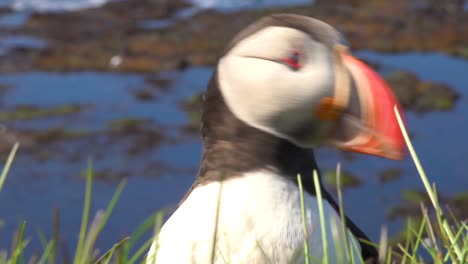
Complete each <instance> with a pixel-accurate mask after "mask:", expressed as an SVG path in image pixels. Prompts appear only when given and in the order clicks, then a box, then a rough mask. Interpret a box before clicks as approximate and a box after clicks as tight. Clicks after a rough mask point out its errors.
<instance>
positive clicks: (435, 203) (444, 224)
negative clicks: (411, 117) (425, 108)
mask: <svg viewBox="0 0 468 264" xmlns="http://www.w3.org/2000/svg"><path fill="white" fill-rule="evenodd" d="M393 110H394V112H395V116H396V118H397V120H398V124H399V126H400V130H401V133H402V134H403V137H404V139H405V142H406V145H407V146H408V149H409V151H410V154H411V157H412V158H413V161H414V164H415V166H416V169H417V170H418V173H419V175H420V177H421V180H422V182H423V185H424V188H426V192H427V194H428V195H429V198H430V200H431V202H432V205H433V206H434V209H435V210H436V212H437V215H438V218H439V219H440V221H441V225H442V227H443V229H444V231H445V233H446V235H447V237H448V239H449V240H450V243H451V245H452V246H453V249H454V251H455V253H456V255H457V256H458V257H459V259H458V261H461V259H460V258H461V255H462V254H461V249H460V247H459V246H458V243H457V242H456V241H455V239H454V235H453V232H452V230H451V229H450V226H449V225H448V223H447V221H446V220H445V217H444V215H443V212H442V210H441V208H440V205H439V201H438V200H437V198H436V195H435V192H434V191H433V189H432V188H431V185H430V183H429V180H428V178H427V175H426V173H425V171H424V169H423V167H422V165H421V162H420V161H419V158H418V156H417V154H416V151H415V150H414V147H413V144H412V143H411V140H410V139H409V136H408V133H407V131H406V129H405V125H404V124H403V121H402V120H401V116H400V113H399V111H398V107H397V106H396V105H395V106H394V108H393Z"/></svg>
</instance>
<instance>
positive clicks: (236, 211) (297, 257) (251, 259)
mask: <svg viewBox="0 0 468 264" xmlns="http://www.w3.org/2000/svg"><path fill="white" fill-rule="evenodd" d="M220 191H221V197H220V199H219V200H220V207H219V208H220V209H219V216H218V226H217V232H218V234H217V241H216V256H215V261H214V263H304V250H303V248H304V239H305V235H304V231H303V220H302V211H301V205H300V194H299V188H298V187H297V185H296V184H294V183H292V182H291V181H290V180H288V179H286V178H284V177H281V176H279V175H275V174H272V173H270V172H263V171H261V172H254V173H248V174H246V175H243V176H242V177H238V178H234V179H229V180H227V181H225V182H223V183H222V184H221V183H220V182H212V183H209V184H207V185H203V186H200V187H197V188H195V189H194V190H193V192H192V193H191V194H190V195H189V197H188V198H187V199H186V200H185V201H184V203H183V204H182V205H181V206H180V207H179V208H178V209H177V210H176V211H175V212H174V214H173V215H172V216H171V217H170V218H169V219H168V220H167V222H166V223H165V224H164V226H163V228H162V229H161V232H160V235H159V238H158V246H156V243H153V245H152V246H151V249H150V252H149V254H148V258H147V263H157V264H172V263H178V264H184V263H201V264H204V263H210V259H211V253H212V247H213V235H214V230H215V221H216V208H217V202H218V197H219V193H220ZM304 200H305V205H306V210H305V211H306V220H307V231H308V236H307V239H308V243H309V254H310V255H311V256H312V260H314V259H316V260H322V257H323V248H322V242H321V241H322V237H321V229H320V218H319V210H318V206H317V199H316V198H315V196H311V195H309V194H305V195H304ZM323 205H324V213H325V218H326V230H327V237H328V259H329V263H339V262H340V261H339V260H340V258H339V257H338V254H337V249H336V246H335V244H339V243H341V246H339V250H340V251H341V253H340V255H341V256H344V257H346V256H345V254H344V253H343V252H342V251H343V248H344V246H343V245H344V244H343V243H344V242H343V241H344V238H343V233H342V232H341V222H340V221H341V220H340V218H339V216H338V214H337V213H336V212H335V210H334V209H333V208H332V207H331V205H330V204H329V203H328V202H326V201H324V202H323ZM332 226H333V228H332ZM348 236H349V239H350V240H349V241H350V244H351V246H352V248H353V249H354V252H353V255H354V256H355V260H354V263H360V261H359V258H358V257H357V256H359V255H360V248H359V244H358V242H357V240H356V239H355V237H354V236H353V235H352V234H351V232H349V231H348ZM356 247H357V248H356ZM156 248H157V254H156V259H154V256H155V255H154V253H155V250H156ZM319 262H321V261H319ZM344 262H345V263H349V262H350V261H349V259H345V261H344Z"/></svg>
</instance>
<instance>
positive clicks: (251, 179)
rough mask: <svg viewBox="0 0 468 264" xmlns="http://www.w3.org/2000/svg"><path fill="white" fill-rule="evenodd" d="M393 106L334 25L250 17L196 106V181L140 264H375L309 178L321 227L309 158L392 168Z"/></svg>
mask: <svg viewBox="0 0 468 264" xmlns="http://www.w3.org/2000/svg"><path fill="white" fill-rule="evenodd" d="M395 107H396V108H397V109H398V110H399V111H401V109H400V108H401V107H400V105H399V104H398V101H397V100H396V98H395V96H394V94H393V93H392V91H391V89H390V87H389V86H388V85H387V84H386V83H385V81H384V80H383V79H382V78H381V77H380V76H379V75H378V74H377V73H376V72H375V71H373V70H372V69H371V68H370V67H369V66H367V65H366V64H365V63H364V62H362V61H360V60H358V59H356V58H355V57H354V56H353V55H351V53H350V51H349V49H348V47H347V45H346V41H345V39H344V37H343V35H342V34H340V33H339V32H338V31H337V30H336V29H335V28H333V27H332V26H330V25H328V24H326V23H325V22H322V21H320V20H317V19H314V18H311V17H307V16H302V15H296V14H282V13H279V14H272V15H269V16H266V17H263V18H260V19H259V20H257V21H256V22H254V23H253V24H251V25H250V26H248V27H246V28H245V29H244V30H242V31H241V32H240V33H238V34H237V35H236V36H235V37H234V38H233V40H232V41H231V42H230V43H229V44H228V45H227V48H226V49H225V50H224V51H223V53H222V56H220V58H219V60H218V63H217V65H216V67H215V69H214V73H213V76H212V78H211V80H210V81H209V84H208V87H207V89H206V91H205V93H204V96H203V104H202V117H201V137H202V140H203V150H202V158H201V162H200V167H199V171H198V174H197V176H196V179H195V181H194V183H193V185H192V186H191V187H190V188H189V190H188V191H187V193H186V195H185V197H184V198H183V199H182V201H181V202H180V203H179V205H178V207H177V208H176V210H175V211H174V212H173V213H172V215H171V216H170V217H169V218H168V219H167V221H166V222H165V223H164V225H163V226H162V228H161V230H160V232H159V233H158V234H157V235H156V236H155V238H154V241H153V244H152V246H151V248H150V250H149V252H148V255H147V263H158V264H161V263H162V264H168V263H178V264H184V263H305V261H306V258H309V259H310V260H312V261H313V262H314V261H316V262H318V263H321V261H322V260H323V259H324V257H327V259H328V263H351V261H353V263H376V261H377V256H378V254H377V250H376V248H375V247H374V246H371V245H370V244H369V243H366V242H365V241H369V238H368V237H367V236H366V235H365V234H364V232H363V231H362V230H361V229H360V228H358V227H357V225H356V224H354V223H353V222H352V221H351V219H349V218H348V217H346V216H345V217H344V218H343V219H342V218H341V217H340V213H339V206H338V204H337V203H336V202H335V201H334V200H333V197H332V196H331V194H330V193H328V192H327V191H326V190H325V188H324V186H323V184H322V181H320V180H319V185H320V186H319V187H320V188H321V192H322V200H321V204H322V205H323V209H322V212H323V216H324V220H325V223H323V226H324V228H321V222H320V221H321V220H320V219H321V218H320V210H319V207H318V198H317V194H316V191H315V190H316V186H315V184H314V180H313V177H312V175H313V174H314V171H315V172H316V173H318V175H320V171H319V168H318V165H317V162H316V160H315V157H314V151H313V149H314V148H316V147H319V146H332V147H335V148H337V149H340V150H343V151H353V152H359V153H364V154H370V155H374V156H380V157H384V158H390V159H400V158H402V155H403V154H404V153H403V152H404V151H403V148H404V140H403V136H402V134H401V131H400V129H399V126H398V123H397V119H396V117H395V114H394V108H395ZM298 174H299V175H301V179H302V180H301V186H302V188H301V189H300V188H299V182H298V177H297V175H298ZM319 178H320V177H319ZM301 191H302V192H301ZM301 193H302V195H301ZM301 201H303V204H304V208H303V209H302V207H301ZM363 203H364V204H365V201H364V202H363ZM364 204H363V205H364ZM343 223H344V224H345V228H341V227H342V224H343ZM322 232H325V233H326V234H325V235H326V237H328V239H327V240H326V241H327V242H326V244H325V243H324V241H323V240H322ZM305 241H307V246H308V255H307V256H306V254H305V249H304V242H305ZM344 241H347V242H348V243H349V245H350V247H349V248H350V251H349V252H350V253H351V254H344V250H345V248H346V247H344V246H343V245H345V244H343V243H344ZM324 245H325V246H324Z"/></svg>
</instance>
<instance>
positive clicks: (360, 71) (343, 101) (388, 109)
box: [322, 45, 404, 159]
mask: <svg viewBox="0 0 468 264" xmlns="http://www.w3.org/2000/svg"><path fill="white" fill-rule="evenodd" d="M342 47H343V46H341V45H339V46H338V47H337V48H336V49H335V58H336V59H335V65H337V66H336V67H335V75H336V76H337V77H336V78H335V79H336V81H335V86H336V87H335V96H334V98H333V102H332V103H330V102H329V103H328V105H332V106H331V107H330V106H329V107H328V109H334V112H333V113H335V112H340V113H341V116H342V118H348V119H351V120H348V121H347V122H345V124H347V125H345V126H344V127H342V128H341V129H351V128H350V127H346V126H353V128H352V129H354V130H355V131H357V133H355V134H356V136H354V137H352V138H351V139H348V140H346V141H344V142H339V143H337V144H336V146H337V147H338V148H340V149H343V150H346V151H354V152H360V153H364V154H370V155H375V156H381V157H385V158H390V159H402V158H403V154H404V138H403V135H402V132H401V130H400V127H399V125H398V121H397V118H396V116H395V113H394V107H395V106H396V107H397V108H398V110H399V111H400V113H402V111H401V106H400V104H399V103H398V101H397V99H396V97H395V95H394V94H393V92H392V90H391V89H390V87H389V86H388V85H387V84H386V82H385V81H384V80H383V79H382V78H381V77H380V76H379V75H378V74H377V73H376V72H375V71H374V70H372V69H371V68H370V67H369V66H367V65H366V64H365V63H363V62H362V61H360V60H358V59H356V58H355V57H353V56H352V55H350V54H349V53H348V52H347V51H346V49H344V48H342ZM343 66H344V67H343ZM344 71H345V72H344ZM351 85H355V87H356V89H355V90H356V91H357V98H359V106H360V116H358V117H353V116H349V115H346V107H347V106H348V104H349V103H350V90H351ZM322 108H323V107H322ZM343 113H344V114H343ZM325 116H326V115H325ZM330 116H332V117H335V116H338V115H328V117H330Z"/></svg>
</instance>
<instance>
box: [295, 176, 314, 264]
mask: <svg viewBox="0 0 468 264" xmlns="http://www.w3.org/2000/svg"><path fill="white" fill-rule="evenodd" d="M314 172H315V171H314ZM297 184H298V186H299V195H300V198H301V211H302V223H303V225H304V226H303V232H304V255H305V263H306V264H310V254H309V241H308V239H307V238H308V233H307V218H306V212H305V202H304V190H303V189H302V179H301V175H300V174H297Z"/></svg>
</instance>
